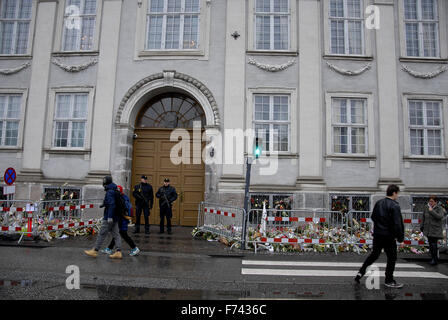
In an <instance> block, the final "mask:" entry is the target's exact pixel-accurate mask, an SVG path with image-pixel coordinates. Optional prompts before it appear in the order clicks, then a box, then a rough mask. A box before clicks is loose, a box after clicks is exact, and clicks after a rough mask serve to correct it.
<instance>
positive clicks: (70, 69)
mask: <svg viewBox="0 0 448 320" xmlns="http://www.w3.org/2000/svg"><path fill="white" fill-rule="evenodd" d="M51 62H52V63H53V64H54V65H57V66H58V67H59V68H61V69H62V70H64V71H66V72H80V71H83V70H85V69H87V68H89V67H90V66H93V65H95V64H97V63H98V59H96V58H93V59H91V60H90V61H89V62H86V63H84V64H80V65H78V66H69V65H66V64H63V63H62V62H61V61H60V60H59V59H58V58H53V60H52V61H51Z"/></svg>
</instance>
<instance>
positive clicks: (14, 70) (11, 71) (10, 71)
mask: <svg viewBox="0 0 448 320" xmlns="http://www.w3.org/2000/svg"><path fill="white" fill-rule="evenodd" d="M30 65H31V62H30V61H28V62H25V63H24V64H21V65H20V66H18V67H15V68H11V69H0V74H4V75H10V74H14V73H17V72H19V71H22V70H23V69H25V68H28V67H29V66H30Z"/></svg>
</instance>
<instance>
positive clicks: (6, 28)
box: [0, 21, 14, 54]
mask: <svg viewBox="0 0 448 320" xmlns="http://www.w3.org/2000/svg"><path fill="white" fill-rule="evenodd" d="M0 28H1V34H0V35H1V43H0V46H1V47H0V54H13V52H12V40H13V31H14V22H6V21H2V22H1V25H0Z"/></svg>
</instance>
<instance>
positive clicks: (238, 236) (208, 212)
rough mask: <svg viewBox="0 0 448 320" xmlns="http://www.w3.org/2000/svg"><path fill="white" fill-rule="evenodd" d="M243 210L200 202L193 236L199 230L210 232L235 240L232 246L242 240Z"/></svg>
mask: <svg viewBox="0 0 448 320" xmlns="http://www.w3.org/2000/svg"><path fill="white" fill-rule="evenodd" d="M244 212H245V211H244V209H243V208H238V207H233V206H226V205H221V204H216V203H209V202H201V203H200V204H199V209H198V224H197V229H198V230H197V232H196V233H195V234H194V235H193V237H194V236H196V235H197V234H198V233H199V232H210V233H212V234H215V235H218V236H223V237H226V238H229V239H231V240H233V241H235V243H234V244H233V245H232V247H233V246H234V245H235V244H237V243H241V241H242V234H243V219H244V216H245V215H244Z"/></svg>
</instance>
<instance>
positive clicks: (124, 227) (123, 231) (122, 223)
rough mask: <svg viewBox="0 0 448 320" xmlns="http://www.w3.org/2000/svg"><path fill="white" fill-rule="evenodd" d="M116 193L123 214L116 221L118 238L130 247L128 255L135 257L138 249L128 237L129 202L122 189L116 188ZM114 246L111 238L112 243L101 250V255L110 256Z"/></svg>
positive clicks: (130, 207) (130, 206)
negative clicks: (118, 232)
mask: <svg viewBox="0 0 448 320" xmlns="http://www.w3.org/2000/svg"><path fill="white" fill-rule="evenodd" d="M117 188H118V192H117V198H118V199H117V202H120V207H123V213H122V215H121V216H120V219H119V220H118V227H119V229H120V236H121V237H122V238H123V240H124V241H125V242H126V243H127V244H128V245H129V247H131V252H130V253H129V255H130V256H136V255H138V254H139V252H140V249H139V248H137V246H136V245H135V243H134V241H133V240H132V239H131V237H130V236H129V235H128V224H129V220H131V209H132V205H131V201H130V200H129V197H128V196H127V195H125V194H124V193H123V187H122V186H118V187H117ZM114 246H115V239H113V238H112V241H111V242H110V244H109V247H108V248H106V249H103V250H101V252H102V253H107V254H112V249H113V248H114Z"/></svg>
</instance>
